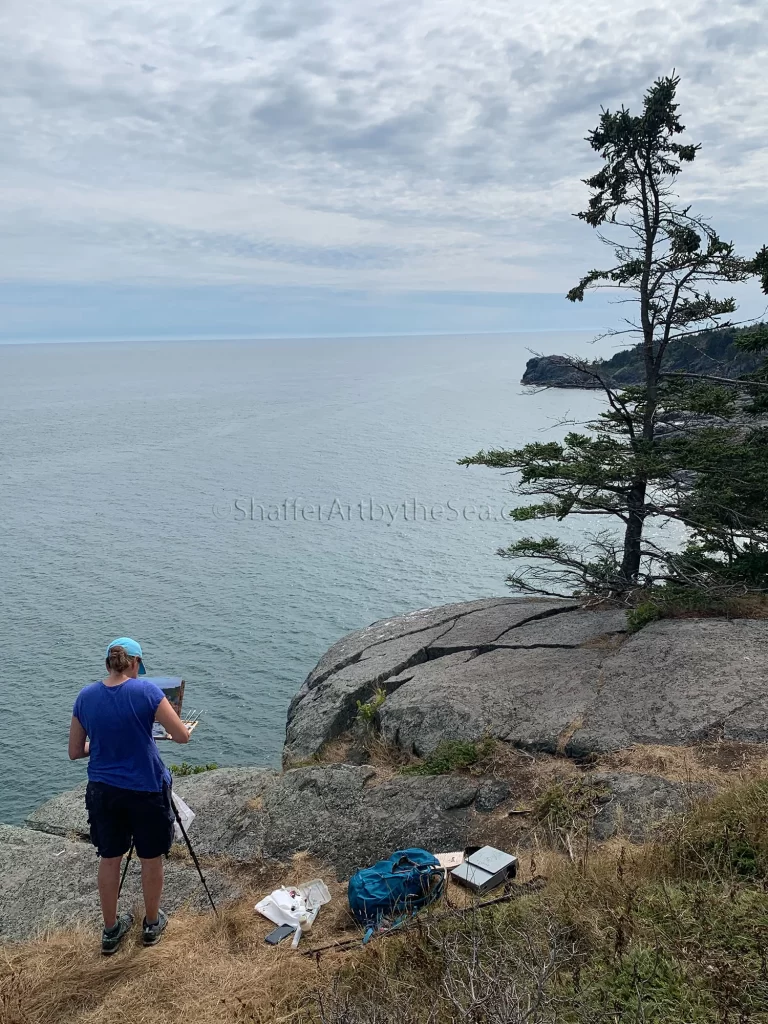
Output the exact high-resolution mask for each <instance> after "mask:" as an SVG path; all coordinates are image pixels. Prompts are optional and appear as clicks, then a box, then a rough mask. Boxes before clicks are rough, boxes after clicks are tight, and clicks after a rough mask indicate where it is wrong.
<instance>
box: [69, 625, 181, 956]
mask: <svg viewBox="0 0 768 1024" xmlns="http://www.w3.org/2000/svg"><path fill="white" fill-rule="evenodd" d="M106 663H107V675H106V677H105V678H104V679H103V680H101V681H99V682H97V683H91V684H90V686H86V687H84V689H82V690H81V691H80V693H79V694H78V697H77V700H76V701H75V706H74V709H73V712H72V722H71V725H70V729H69V756H70V759H71V760H73V761H74V760H77V759H78V758H81V757H89V758H90V760H89V762H88V787H87V789H86V794H85V806H86V808H87V810H88V824H89V825H90V832H91V842H92V843H93V845H94V846H95V847H96V852H97V854H98V856H99V858H100V860H99V870H98V885H99V898H100V900H101V912H102V915H103V917H104V931H103V932H102V937H101V951H102V953H104V954H106V955H109V954H111V953H114V952H116V951H117V948H118V946H119V945H120V943H121V941H122V939H123V937H124V936H125V934H126V933H127V932H128V931H129V930H130V928H131V926H132V924H133V916H132V915H131V914H128V913H123V914H120V915H119V916H118V913H117V899H118V894H119V888H120V865H121V863H122V859H123V856H124V855H125V854H126V853H128V851H129V850H130V848H131V844H132V843H133V844H134V846H135V849H136V855H137V856H138V857H139V859H140V860H141V887H142V891H143V893H144V913H145V916H144V923H143V925H142V941H143V943H144V945H145V946H154V945H155V944H156V943H157V942H159V941H160V937H161V936H162V933H163V931H164V929H165V926H166V924H167V923H168V919H167V917H166V915H165V914H164V913H163V911H162V910H161V909H160V898H161V896H162V892H163V857H164V856H167V855H168V853H169V851H170V849H171V843H172V842H173V823H174V814H173V807H172V803H171V776H170V772H169V771H168V769H167V768H166V766H165V765H164V764H163V762H162V760H161V758H160V754H159V752H158V749H157V744H156V743H155V741H154V739H153V738H152V725H153V723H154V722H159V723H160V724H161V725H162V726H163V727H164V728H165V729H166V730H167V732H168V733H169V734H170V738H171V739H173V740H174V741H175V742H176V743H187V742H188V740H189V732H188V731H187V729H186V727H185V726H184V724H183V723H182V721H181V719H180V718H179V716H178V715H177V714H176V712H175V711H174V710H173V708H172V707H171V705H170V703H169V702H168V698H167V697H166V696H165V694H164V693H163V691H162V690H161V689H160V687H159V686H156V685H155V684H154V683H152V682H150V681H149V680H143V679H141V676H143V675H146V670H145V668H144V662H143V660H142V651H141V646H140V645H139V644H138V643H137V642H136V641H135V640H131V639H130V637H120V638H119V639H117V640H113V641H112V643H111V644H110V645H109V647H108V648H107V654H106Z"/></svg>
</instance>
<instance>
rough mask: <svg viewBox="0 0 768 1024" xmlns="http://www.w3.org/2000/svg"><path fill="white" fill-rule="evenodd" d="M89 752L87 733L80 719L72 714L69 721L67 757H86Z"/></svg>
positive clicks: (75, 759)
mask: <svg viewBox="0 0 768 1024" xmlns="http://www.w3.org/2000/svg"><path fill="white" fill-rule="evenodd" d="M90 752H91V751H90V744H89V742H88V735H87V733H86V731H85V729H84V728H83V727H82V725H81V724H80V719H79V718H75V716H74V715H72V721H71V722H70V723H69V759H70V761H77V760H79V759H80V758H81V757H88V755H89V754H90Z"/></svg>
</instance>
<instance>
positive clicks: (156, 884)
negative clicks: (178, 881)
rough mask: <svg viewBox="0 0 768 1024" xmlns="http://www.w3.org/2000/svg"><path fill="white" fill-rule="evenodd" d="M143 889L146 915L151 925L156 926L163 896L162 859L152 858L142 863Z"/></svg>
mask: <svg viewBox="0 0 768 1024" xmlns="http://www.w3.org/2000/svg"><path fill="white" fill-rule="evenodd" d="M141 888H142V891H143V893H144V915H145V917H146V919H147V921H149V922H150V924H154V922H155V921H157V915H158V912H159V910H160V897H161V896H162V894H163V858H162V857H152V858H150V859H149V860H143V861H142V862H141Z"/></svg>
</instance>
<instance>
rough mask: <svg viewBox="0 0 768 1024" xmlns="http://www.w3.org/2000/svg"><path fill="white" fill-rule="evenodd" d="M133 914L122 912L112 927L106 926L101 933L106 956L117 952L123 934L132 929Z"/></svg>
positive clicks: (103, 950)
mask: <svg viewBox="0 0 768 1024" xmlns="http://www.w3.org/2000/svg"><path fill="white" fill-rule="evenodd" d="M132 924H133V914H120V915H118V918H117V921H116V922H115V924H114V927H112V928H109V929H107V928H105V929H104V930H103V932H102V933H101V952H102V953H103V954H104V956H112V954H113V953H116V952H117V950H118V948H119V946H120V943H121V942H122V941H123V936H124V935H126V934H127V933H128V932H129V931H130V930H131V925H132Z"/></svg>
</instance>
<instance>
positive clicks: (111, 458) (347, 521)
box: [0, 333, 600, 823]
mask: <svg viewBox="0 0 768 1024" xmlns="http://www.w3.org/2000/svg"><path fill="white" fill-rule="evenodd" d="M588 339H589V335H585V334H573V335H568V334H563V333H558V334H551V335H550V334H535V335H525V334H511V335H508V336H479V337H467V336H463V337H458V336H456V337H443V338H434V337H432V338H363V339H316V340H295V341H219V342H213V341H205V342H131V343H88V344H60V345H54V344H50V345H48V344H46V345H4V346H0V438H1V439H2V444H1V445H0V461H1V466H0V515H1V518H0V715H2V742H1V743H0V778H2V787H1V788H0V821H5V822H9V823H14V822H20V821H22V820H23V818H24V816H25V814H27V813H29V811H30V810H32V808H34V807H35V806H36V805H37V804H39V803H40V802H42V801H43V800H46V799H48V798H49V797H51V796H53V795H55V794H56V793H58V792H61V791H63V790H65V789H67V788H69V787H72V786H74V785H76V784H77V783H78V782H79V781H81V780H82V779H84V778H85V771H86V763H85V762H84V761H83V762H77V763H71V762H70V761H69V760H68V758H67V734H68V729H69V720H70V715H71V709H72V704H73V701H74V699H75V696H76V694H77V692H78V690H79V689H80V687H81V686H83V685H85V684H86V683H88V682H91V681H93V680H95V679H98V678H100V677H101V675H102V673H103V669H104V662H103V658H104V649H105V647H106V644H107V643H108V642H109V641H110V640H111V639H113V638H114V637H116V636H120V635H126V634H127V635H129V636H133V637H135V638H136V639H138V640H139V641H140V642H141V643H142V645H143V648H144V652H145V661H146V664H147V668H148V671H149V673H150V675H175V676H183V677H184V679H185V680H186V696H185V705H184V706H185V710H187V711H189V710H192V709H193V708H196V709H198V710H199V711H201V712H202V713H203V714H202V720H201V724H200V726H199V727H198V729H197V731H196V732H195V733H194V735H193V738H192V741H191V742H190V744H189V745H188V746H186V747H173V745H171V744H169V745H167V746H165V745H164V746H162V752H163V755H164V757H165V759H166V760H167V761H169V762H173V761H176V762H179V761H181V760H187V761H188V762H191V763H195V764H201V763H206V762H216V763H217V764H219V765H237V764H249V765H278V764H279V761H280V752H281V747H282V741H283V736H284V730H285V715H286V709H287V707H288V703H289V701H290V699H291V697H292V696H293V694H294V693H295V692H296V690H297V689H298V688H299V686H300V685H301V683H302V681H303V679H304V677H305V676H306V674H307V672H308V671H309V670H310V669H311V668H312V666H313V665H314V664H315V662H316V661H317V659H318V658H319V657H320V655H321V654H322V653H323V652H324V651H325V650H326V649H327V648H328V647H329V646H330V645H331V644H332V643H334V642H335V641H336V640H338V639H339V638H340V637H341V636H342V635H343V634H345V633H347V632H349V631H350V630H354V629H357V628H360V627H361V626H365V625H367V624H369V623H370V622H373V621H374V620H376V619H380V618H384V617H388V616H391V615H397V614H399V613H402V612H405V611H409V610H412V609H416V608H422V607H426V606H429V605H436V604H443V603H445V602H449V601H460V600H465V599H466V600H470V599H473V598H478V597H484V596H494V595H498V594H504V593H506V588H505V584H504V576H505V574H506V572H507V570H508V566H507V564H506V563H505V562H504V561H503V560H502V559H500V558H498V557H497V555H496V554H495V552H496V549H497V548H498V547H499V546H501V545H505V544H507V543H509V542H510V541H511V540H512V539H513V538H514V537H515V536H521V535H523V533H530V532H532V531H531V528H530V527H527V528H524V527H522V526H515V525H512V524H510V523H509V522H505V521H504V518H503V510H504V509H505V508H508V507H509V505H510V493H509V478H508V477H506V476H505V475H504V474H502V473H498V472H494V471H492V470H488V469H484V468H470V469H467V468H464V467H460V466H457V465H456V460H457V459H459V458H460V457H461V456H463V455H466V454H472V453H474V452H476V451H477V450H479V449H480V448H483V447H485V448H488V447H502V446H506V447H509V446H514V445H519V444H522V443H524V442H526V441H532V440H544V439H548V438H556V437H559V436H561V435H562V433H563V432H564V428H563V427H562V426H558V423H559V421H561V420H562V419H563V418H565V417H569V418H573V419H577V420H578V419H583V418H586V417H589V416H591V415H593V414H594V413H595V412H596V411H597V410H598V408H599V407H600V399H599V397H598V396H596V395H594V394H592V393H589V392H576V391H567V392H557V391H550V392H545V393H541V394H538V395H529V394H524V393H523V390H522V388H521V387H520V386H519V380H520V377H521V375H522V372H523V369H524V366H525V361H526V359H527V358H529V357H530V349H535V350H536V351H539V352H544V353H554V352H586V351H589V349H588V346H587V341H588Z"/></svg>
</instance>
